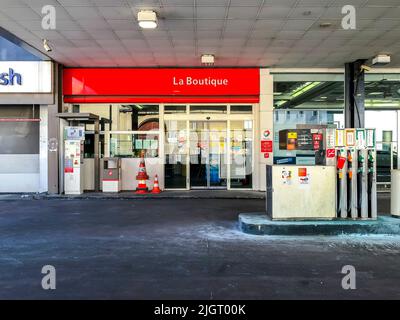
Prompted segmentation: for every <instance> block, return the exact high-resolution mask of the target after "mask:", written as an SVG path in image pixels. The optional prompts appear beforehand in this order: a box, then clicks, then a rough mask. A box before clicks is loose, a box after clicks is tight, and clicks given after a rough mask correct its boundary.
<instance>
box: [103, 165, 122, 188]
mask: <svg viewBox="0 0 400 320" xmlns="http://www.w3.org/2000/svg"><path fill="white" fill-rule="evenodd" d="M102 182H103V183H102V184H103V192H120V191H121V159H120V158H104V159H103V181H102Z"/></svg>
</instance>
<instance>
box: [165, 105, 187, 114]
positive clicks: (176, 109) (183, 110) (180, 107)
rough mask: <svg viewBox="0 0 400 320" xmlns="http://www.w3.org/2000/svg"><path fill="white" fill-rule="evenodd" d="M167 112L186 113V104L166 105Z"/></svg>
mask: <svg viewBox="0 0 400 320" xmlns="http://www.w3.org/2000/svg"><path fill="white" fill-rule="evenodd" d="M164 113H165V114H174V113H186V106H184V105H176V106H168V105H167V106H164Z"/></svg>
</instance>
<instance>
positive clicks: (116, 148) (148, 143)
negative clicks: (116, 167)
mask: <svg viewBox="0 0 400 320" xmlns="http://www.w3.org/2000/svg"><path fill="white" fill-rule="evenodd" d="M158 141H159V134H158V133H143V134H130V133H129V134H112V135H111V137H110V156H111V157H121V158H140V157H141V155H142V152H144V156H145V157H146V158H156V157H158V150H159V143H158Z"/></svg>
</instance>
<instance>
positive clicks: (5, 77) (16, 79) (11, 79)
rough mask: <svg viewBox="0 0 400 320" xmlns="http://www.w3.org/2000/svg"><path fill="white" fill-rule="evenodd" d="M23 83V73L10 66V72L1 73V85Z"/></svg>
mask: <svg viewBox="0 0 400 320" xmlns="http://www.w3.org/2000/svg"><path fill="white" fill-rule="evenodd" d="M16 84H18V85H20V86H21V85H22V75H21V74H20V73H16V72H14V69H12V68H9V69H8V72H3V73H0V85H1V86H13V85H16Z"/></svg>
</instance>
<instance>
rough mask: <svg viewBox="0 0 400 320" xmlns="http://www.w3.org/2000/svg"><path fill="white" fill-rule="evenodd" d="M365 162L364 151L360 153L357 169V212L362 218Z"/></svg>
mask: <svg viewBox="0 0 400 320" xmlns="http://www.w3.org/2000/svg"><path fill="white" fill-rule="evenodd" d="M364 162H365V158H364V155H363V154H362V151H361V150H359V151H358V167H357V212H358V217H359V218H361V217H362V212H361V211H362V201H363V197H362V194H363V193H362V190H363V174H364Z"/></svg>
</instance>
